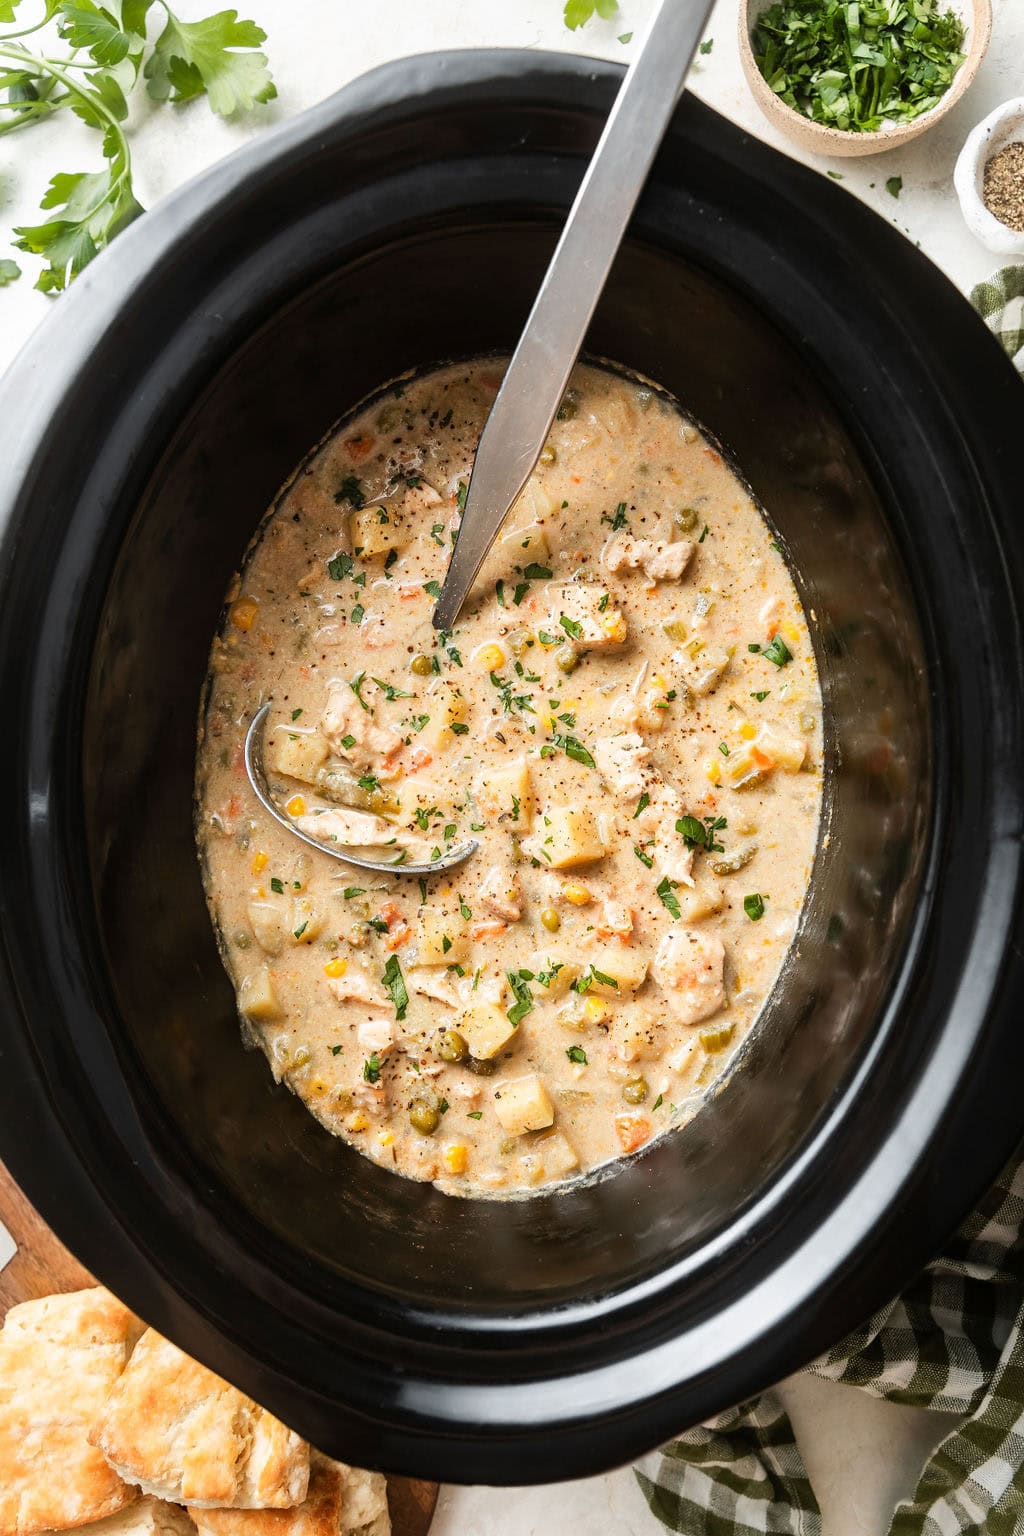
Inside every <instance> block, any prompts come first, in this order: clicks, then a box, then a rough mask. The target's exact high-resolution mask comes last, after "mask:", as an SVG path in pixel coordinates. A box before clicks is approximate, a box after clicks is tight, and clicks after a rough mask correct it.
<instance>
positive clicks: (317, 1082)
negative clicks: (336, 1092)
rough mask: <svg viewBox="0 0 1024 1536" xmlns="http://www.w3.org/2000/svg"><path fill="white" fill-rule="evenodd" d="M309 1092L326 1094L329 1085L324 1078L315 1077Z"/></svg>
mask: <svg viewBox="0 0 1024 1536" xmlns="http://www.w3.org/2000/svg"><path fill="white" fill-rule="evenodd" d="M309 1091H310V1093H326V1092H327V1084H326V1083H325V1082H324V1080H323V1078H322V1077H314V1079H313V1081H312V1082H311V1083H310V1085H309Z"/></svg>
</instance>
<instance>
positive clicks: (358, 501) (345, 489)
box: [334, 475, 366, 512]
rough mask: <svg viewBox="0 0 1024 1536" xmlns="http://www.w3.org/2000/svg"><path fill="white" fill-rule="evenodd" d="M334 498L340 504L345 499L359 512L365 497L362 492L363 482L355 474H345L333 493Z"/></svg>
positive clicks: (363, 504) (363, 505) (364, 503)
mask: <svg viewBox="0 0 1024 1536" xmlns="http://www.w3.org/2000/svg"><path fill="white" fill-rule="evenodd" d="M334 499H335V501H336V502H337V503H338V505H339V506H340V505H341V503H342V502H343V501H347V502H348V503H349V505H350V506H352V507H355V509H356V511H357V512H361V511H362V509H363V508H364V507H365V506H366V497H365V496H364V494H363V482H362V481H361V480H359V479H357V477H356V476H355V475H346V476H345V478H344V480H343V481H342V482H341V484H340V485H339V486H338V489H337V490H336V491H335V493H334Z"/></svg>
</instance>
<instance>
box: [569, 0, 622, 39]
mask: <svg viewBox="0 0 1024 1536" xmlns="http://www.w3.org/2000/svg"><path fill="white" fill-rule="evenodd" d="M618 9H619V0H565V10H564V11H563V12H562V15H563V17H564V20H565V24H566V26H567V27H568V28H569V31H570V32H575V31H576V30H577V28H578V27H585V26H586V24H587V22H588V21H589V20H590V18H591V16H593V15H594V13H595V12H596V13H597V15H598V16H600V17H601V18H602V20H604V21H610V20H611V18H612V17H613V16H614V15H616V13H617V12H618Z"/></svg>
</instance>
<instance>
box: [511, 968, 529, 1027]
mask: <svg viewBox="0 0 1024 1536" xmlns="http://www.w3.org/2000/svg"><path fill="white" fill-rule="evenodd" d="M531 974H532V973H531ZM505 975H506V976H507V977H508V984H509V986H510V987H511V988H512V992H513V994H514V996H515V1002H514V1003H513V1004H512V1007H511V1008H510V1009H509V1010H508V1021H509V1023H510V1024H518V1023H519V1022H520V1021H521V1020H522V1019H525V1018H526V1015H527V1014H528V1013H531V1012H532V1011H533V993H532V992H531V991H530V983H529V980H528V979H527V977H525V976H524V975H523V973H522V972H521V971H506V972H505Z"/></svg>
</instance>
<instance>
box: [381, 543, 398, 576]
mask: <svg viewBox="0 0 1024 1536" xmlns="http://www.w3.org/2000/svg"><path fill="white" fill-rule="evenodd" d="M397 559H398V550H397V549H389V550H388V552H387V556H386V558H385V561H384V575H385V576H387V575H388V574H389V573H390V571H391V567H392V566H393V565H394V563H395V561H396V560H397Z"/></svg>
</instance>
